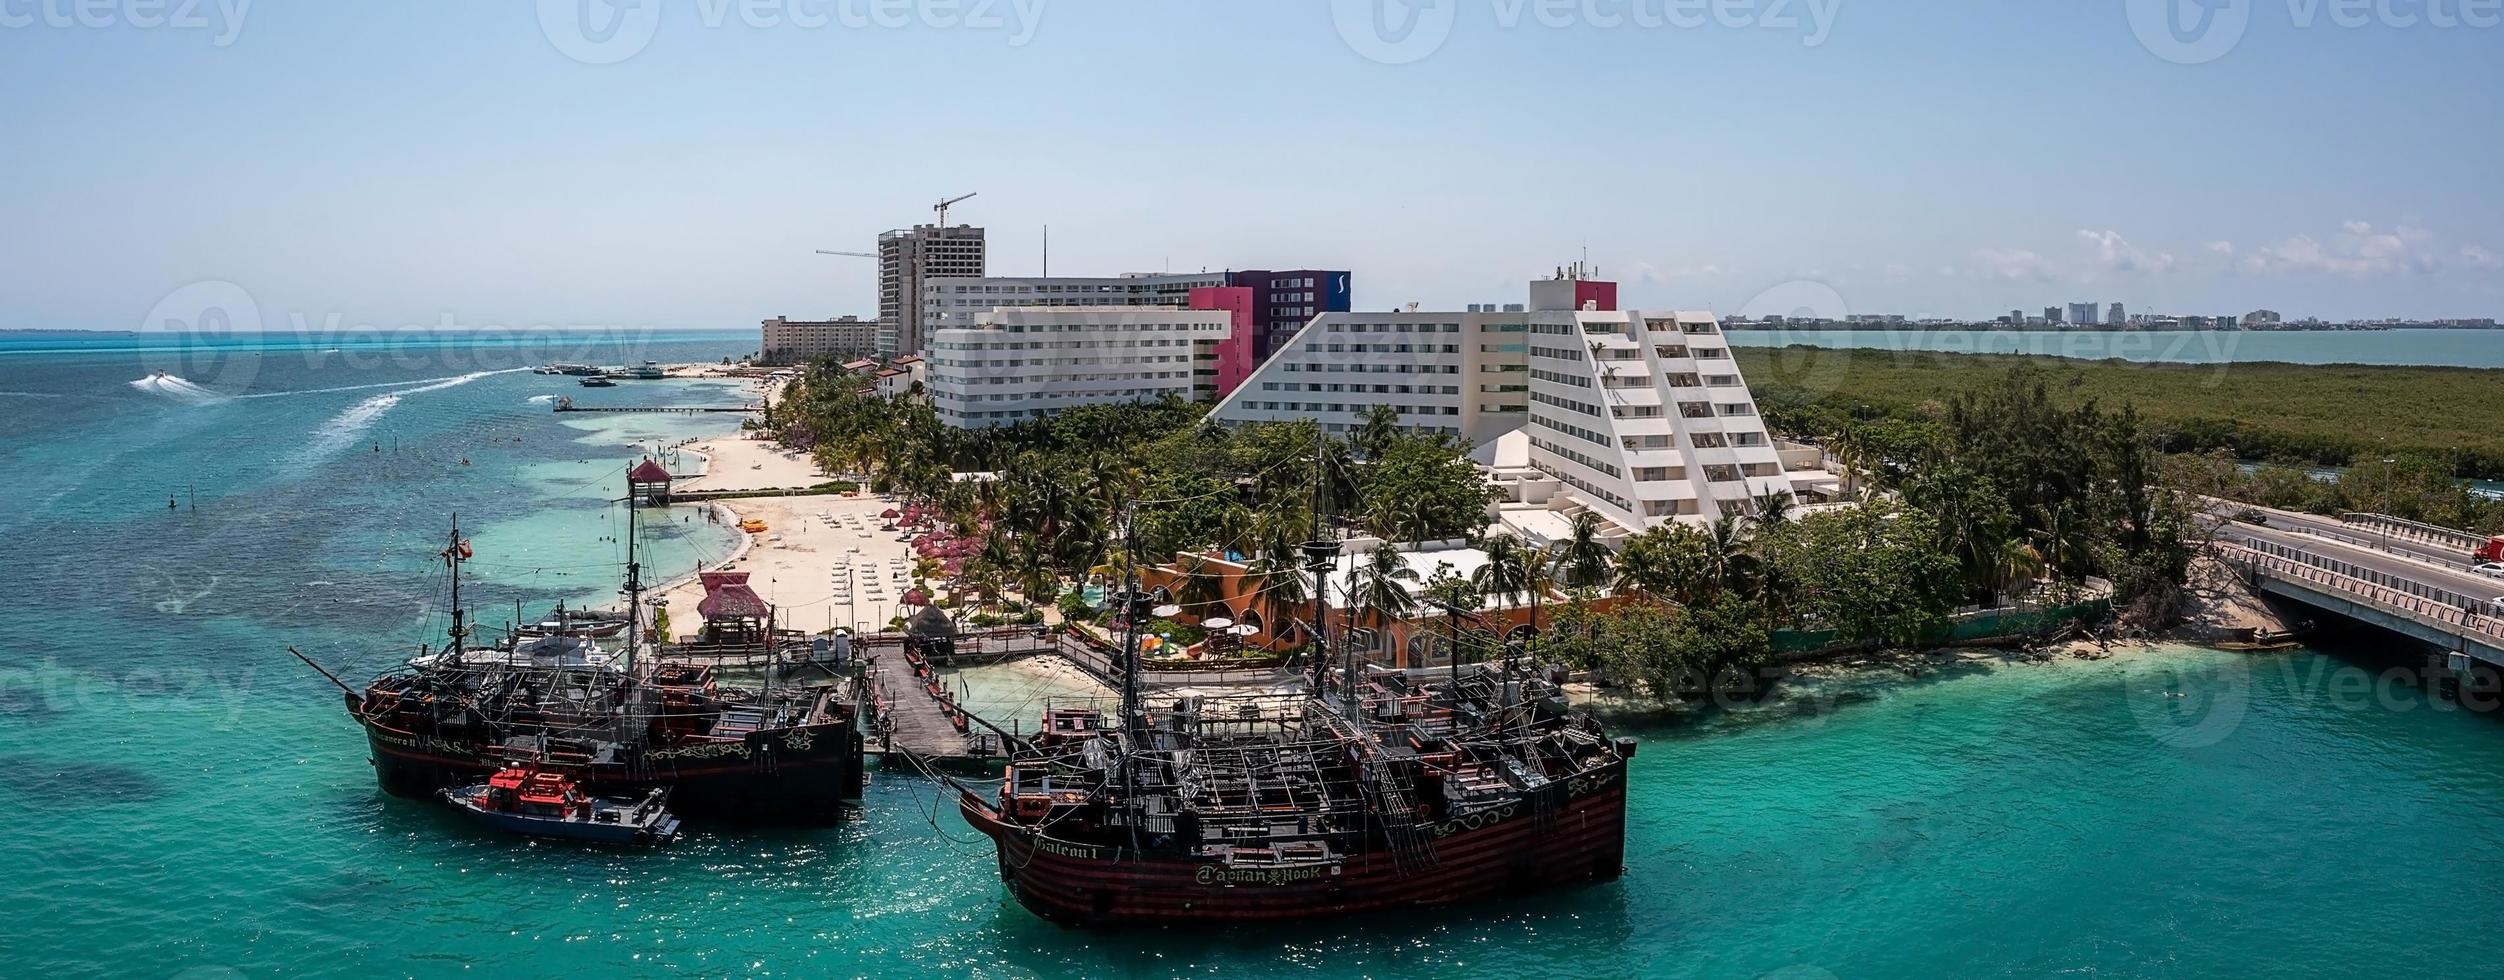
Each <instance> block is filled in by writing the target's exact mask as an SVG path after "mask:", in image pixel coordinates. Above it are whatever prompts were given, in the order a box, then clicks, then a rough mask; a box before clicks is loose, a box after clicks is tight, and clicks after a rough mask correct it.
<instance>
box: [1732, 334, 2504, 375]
mask: <svg viewBox="0 0 2504 980" xmlns="http://www.w3.org/2000/svg"><path fill="white" fill-rule="evenodd" d="M1730 342H1731V343H1733V344H1737V345H1739V346H1741V347H1787V346H1791V345H1794V344H1797V345H1803V346H1808V347H1852V348H1867V349H1877V350H1933V351H1947V352H1950V353H1957V354H2050V355H2056V356H2060V357H2076V358H2084V359H2087V360H2104V359H2107V358H2117V359H2120V360H2125V361H2143V362H2167V363H2180V364H2234V363H2247V364H2248V363H2257V362H2264V361H2280V362H2285V363H2289V364H2417V365H2443V366H2449V367H2476V368H2504V332H2499V331H2495V330H2374V331H2327V330H2302V331H2225V332H2218V331H2210V330H2180V331H2157V332H2144V333H2128V332H2104V331H2076V332H2060V331H2049V330H1937V329H1931V328H1927V327H1918V326H1907V327H1902V328H1896V329H1889V330H1732V331H1730Z"/></svg>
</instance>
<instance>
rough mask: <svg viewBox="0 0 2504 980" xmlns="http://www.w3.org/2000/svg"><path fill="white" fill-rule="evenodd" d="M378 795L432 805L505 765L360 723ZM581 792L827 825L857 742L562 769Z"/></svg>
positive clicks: (814, 737) (827, 736)
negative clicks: (651, 797) (665, 798)
mask: <svg viewBox="0 0 2504 980" xmlns="http://www.w3.org/2000/svg"><path fill="white" fill-rule="evenodd" d="M359 722H360V723H361V724H362V725H363V726H364V728H365V741H366V745H367V747H368V748H369V749H370V750H371V752H372V756H373V764H374V779H375V782H376V783H377V784H378V785H379V786H381V788H382V790H383V792H386V793H389V794H391V795H393V796H400V797H408V798H411V799H435V798H438V795H439V794H441V793H442V792H443V790H444V789H445V788H447V787H451V786H457V785H462V784H466V783H475V782H478V781H479V780H481V779H483V778H485V777H487V776H490V775H493V774H494V773H495V772H496V771H497V770H499V769H502V768H504V767H505V766H506V765H507V764H508V763H507V761H506V760H503V759H491V758H488V757H486V756H484V755H481V754H479V753H478V752H477V751H476V750H475V749H474V748H472V747H470V746H467V745H462V744H459V743H454V742H450V741H447V740H444V739H440V738H430V737H427V736H421V735H412V734H409V733H405V732H399V731H394V730H391V729H387V728H383V727H380V726H377V725H375V724H373V723H372V722H370V721H366V720H365V719H362V718H360V719H359ZM570 768H571V769H572V770H573V771H576V772H578V773H579V778H580V779H581V780H582V782H583V786H584V788H585V789H586V790H587V791H590V792H592V793H595V794H597V795H602V796H641V795H643V794H644V793H647V792H649V791H651V790H654V789H661V788H665V787H666V788H669V789H670V790H671V795H670V809H671V810H672V811H673V812H675V813H677V814H679V815H680V816H687V817H701V818H706V819H715V820H731V821H741V822H764V823H827V822H833V821H835V820H839V819H841V818H842V817H843V815H844V814H845V813H846V812H847V811H848V809H849V808H850V807H852V806H855V805H857V804H858V803H859V801H860V799H861V789H862V784H863V781H864V779H865V776H866V770H865V769H864V766H863V753H862V744H861V740H860V738H859V737H857V735H856V734H855V733H854V732H853V731H852V726H851V725H850V724H848V723H843V722H837V723H834V724H828V725H813V726H810V727H807V728H794V729H785V730H780V731H769V732H757V733H753V734H750V735H748V736H747V737H746V738H745V739H744V740H742V741H739V742H723V743H709V744H697V745H692V746H687V747H680V748H659V749H650V750H646V751H645V752H643V753H642V757H641V759H640V760H639V761H638V762H636V763H634V764H626V763H618V764H589V765H580V766H574V767H570Z"/></svg>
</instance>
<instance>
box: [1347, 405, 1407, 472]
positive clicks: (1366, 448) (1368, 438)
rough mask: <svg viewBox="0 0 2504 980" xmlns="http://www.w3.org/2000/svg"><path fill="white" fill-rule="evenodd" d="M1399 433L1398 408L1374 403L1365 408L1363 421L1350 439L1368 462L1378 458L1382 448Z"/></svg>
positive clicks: (1387, 445) (1388, 444) (1386, 446)
mask: <svg viewBox="0 0 2504 980" xmlns="http://www.w3.org/2000/svg"><path fill="white" fill-rule="evenodd" d="M1399 435H1400V410H1399V409H1396V408H1393V407H1391V406H1389V405H1383V404H1376V405H1375V406H1374V407H1372V408H1369V409H1366V410H1365V421H1364V422H1363V423H1362V424H1360V425H1359V426H1358V427H1357V430H1356V432H1355V434H1354V436H1353V437H1352V438H1351V440H1350V441H1352V442H1354V443H1355V444H1356V451H1357V452H1358V453H1360V454H1362V455H1363V456H1364V457H1365V459H1366V460H1367V461H1368V462H1370V461H1372V460H1375V459H1378V458H1380V457H1381V456H1382V453H1383V450H1384V449H1386V448H1388V447H1389V446H1390V445H1391V440H1393V439H1396V438H1398V437H1399Z"/></svg>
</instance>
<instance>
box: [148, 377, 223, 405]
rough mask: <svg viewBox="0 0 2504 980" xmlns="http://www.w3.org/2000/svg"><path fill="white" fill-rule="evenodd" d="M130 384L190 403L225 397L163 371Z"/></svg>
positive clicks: (206, 401) (150, 392)
mask: <svg viewBox="0 0 2504 980" xmlns="http://www.w3.org/2000/svg"><path fill="white" fill-rule="evenodd" d="M130 386H131V387H133V388H137V389H139V390H140V391H143V392H146V393H148V394H151V395H157V396H160V397H164V398H171V399H173V400H175V401H178V402H183V403H186V404H191V405H206V404H208V403H210V402H214V401H221V400H223V399H224V398H225V397H226V396H224V395H221V394H218V393H217V392H214V391H210V390H209V389H207V388H203V387H200V386H199V385H196V384H192V383H191V382H189V381H186V380H184V379H182V378H178V377H175V376H173V375H170V374H167V373H165V372H163V371H159V372H157V373H155V374H151V375H149V376H147V377H144V378H141V379H139V380H137V381H133V382H131V383H130Z"/></svg>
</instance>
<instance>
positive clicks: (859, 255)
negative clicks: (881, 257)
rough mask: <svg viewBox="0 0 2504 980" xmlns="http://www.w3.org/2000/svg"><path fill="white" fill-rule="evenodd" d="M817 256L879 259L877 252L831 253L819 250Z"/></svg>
mask: <svg viewBox="0 0 2504 980" xmlns="http://www.w3.org/2000/svg"><path fill="white" fill-rule="evenodd" d="M817 254H819V255H848V256H851V257H853V258H856V259H874V258H877V257H878V253H876V252H830V251H827V250H825V249H822V248H821V249H818V250H817Z"/></svg>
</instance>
